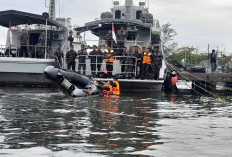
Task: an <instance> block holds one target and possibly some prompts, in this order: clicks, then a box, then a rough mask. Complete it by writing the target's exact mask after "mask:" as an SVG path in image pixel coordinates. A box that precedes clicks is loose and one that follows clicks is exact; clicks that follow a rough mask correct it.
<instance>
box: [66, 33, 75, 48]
mask: <svg viewBox="0 0 232 157" xmlns="http://www.w3.org/2000/svg"><path fill="white" fill-rule="evenodd" d="M67 40H68V41H69V42H70V46H71V45H72V44H73V40H74V38H73V37H72V35H69V36H68V38H67Z"/></svg>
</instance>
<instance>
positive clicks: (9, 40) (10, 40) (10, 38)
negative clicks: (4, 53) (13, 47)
mask: <svg viewBox="0 0 232 157" xmlns="http://www.w3.org/2000/svg"><path fill="white" fill-rule="evenodd" d="M8 42H10V43H11V44H12V31H11V27H10V28H9V38H8Z"/></svg>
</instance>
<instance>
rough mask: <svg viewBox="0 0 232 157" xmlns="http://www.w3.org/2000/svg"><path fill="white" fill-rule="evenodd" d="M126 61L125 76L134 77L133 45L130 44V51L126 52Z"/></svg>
mask: <svg viewBox="0 0 232 157" xmlns="http://www.w3.org/2000/svg"><path fill="white" fill-rule="evenodd" d="M126 56H127V58H126V61H125V64H126V66H125V72H126V74H125V78H127V79H128V78H132V77H133V69H134V68H133V67H134V58H135V57H134V51H133V46H132V45H130V47H129V51H127V52H126Z"/></svg>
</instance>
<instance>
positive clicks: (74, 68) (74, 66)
mask: <svg viewBox="0 0 232 157" xmlns="http://www.w3.org/2000/svg"><path fill="white" fill-rule="evenodd" d="M67 67H68V70H70V69H71V67H72V70H73V71H75V70H76V62H70V63H67Z"/></svg>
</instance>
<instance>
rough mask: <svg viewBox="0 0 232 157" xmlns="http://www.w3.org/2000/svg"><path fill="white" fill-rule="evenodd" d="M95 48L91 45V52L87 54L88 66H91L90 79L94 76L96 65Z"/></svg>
mask: <svg viewBox="0 0 232 157" xmlns="http://www.w3.org/2000/svg"><path fill="white" fill-rule="evenodd" d="M96 49H97V46H96V45H93V51H91V52H90V53H89V59H90V66H91V75H92V77H95V76H96V67H97V66H96V64H97V56H96V55H97V50H96Z"/></svg>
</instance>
